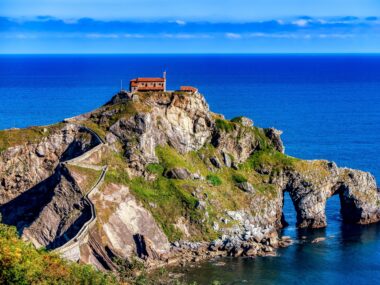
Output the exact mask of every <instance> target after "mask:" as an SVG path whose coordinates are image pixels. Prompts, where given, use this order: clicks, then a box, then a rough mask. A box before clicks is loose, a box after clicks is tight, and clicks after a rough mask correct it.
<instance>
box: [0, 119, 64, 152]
mask: <svg viewBox="0 0 380 285" xmlns="http://www.w3.org/2000/svg"><path fill="white" fill-rule="evenodd" d="M62 126H63V123H59V124H55V125H51V126H46V127H29V128H26V129H10V130H3V131H0V153H1V152H2V151H4V150H6V149H7V148H9V147H12V146H16V145H21V144H25V143H36V142H39V141H40V140H41V139H42V138H44V137H47V136H49V135H51V134H52V133H54V132H56V131H57V130H59V129H60V128H62Z"/></svg>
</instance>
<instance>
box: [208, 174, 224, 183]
mask: <svg viewBox="0 0 380 285" xmlns="http://www.w3.org/2000/svg"><path fill="white" fill-rule="evenodd" d="M206 179H207V181H208V182H210V183H211V185H213V186H219V185H222V180H221V179H220V178H219V177H218V176H217V175H214V174H209V175H207V176H206Z"/></svg>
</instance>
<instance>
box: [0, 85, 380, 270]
mask: <svg viewBox="0 0 380 285" xmlns="http://www.w3.org/2000/svg"><path fill="white" fill-rule="evenodd" d="M45 129H46V130H44V129H43V128H42V129H39V131H38V133H37V134H38V136H37V137H36V136H35V135H33V137H30V138H29V137H27V136H26V137H25V138H24V139H23V140H16V141H12V143H11V144H10V143H9V142H8V141H7V142H8V143H7V144H6V145H5V146H3V145H1V142H2V141H1V140H0V150H2V151H1V152H0V212H1V214H2V217H3V222H4V223H7V224H12V225H15V226H16V227H17V228H18V230H19V233H20V234H22V235H23V237H24V238H25V239H28V240H30V241H31V242H32V243H33V244H34V245H35V246H37V247H40V246H46V247H47V248H51V249H54V248H57V247H59V246H62V245H63V246H64V245H65V244H66V242H67V241H69V240H70V241H72V240H73V237H74V236H75V235H76V234H77V233H78V232H80V231H81V230H82V231H83V227H84V226H85V225H86V223H88V220H89V219H90V218H91V215H92V214H91V213H92V212H91V207H94V208H95V214H96V221H95V222H96V226H93V227H91V228H86V231H85V232H83V238H81V239H80V243H79V241H77V244H76V247H75V252H74V254H72V255H70V256H71V257H70V258H72V259H78V258H80V259H81V260H82V261H83V262H86V263H91V264H93V265H95V266H96V267H98V268H99V269H107V270H116V269H117V262H115V260H117V259H130V258H131V256H136V257H138V258H140V259H141V260H144V262H145V263H146V265H147V266H157V265H158V264H161V265H162V264H168V263H176V262H178V261H179V260H181V262H182V261H183V260H187V259H192V260H198V259H199V258H200V257H202V256H203V257H206V256H214V255H223V254H230V255H234V256H239V255H246V256H251V255H268V254H274V250H275V248H277V247H278V246H285V245H287V244H289V243H290V242H289V240H288V239H286V238H283V239H281V238H279V237H278V229H279V228H281V227H283V226H285V225H286V221H285V219H284V216H283V213H282V207H283V195H284V192H289V194H290V197H291V199H292V201H293V204H294V208H295V210H296V212H297V225H298V227H301V228H305V227H307V228H320V227H325V226H326V225H327V224H326V217H325V205H326V201H327V199H329V198H330V197H331V196H333V195H339V197H340V201H341V213H342V217H343V220H344V222H347V223H358V224H368V223H372V222H377V221H379V219H380V210H379V205H380V198H379V193H378V191H377V187H376V183H375V180H374V178H373V176H372V175H371V174H369V173H365V172H362V171H358V170H352V169H346V168H338V167H337V166H336V165H335V164H334V163H332V162H328V161H320V160H318V161H303V160H299V159H296V158H293V157H289V156H287V155H285V154H284V146H283V144H282V141H281V138H280V135H281V132H280V131H278V130H276V129H274V128H270V129H261V128H258V127H256V126H253V122H252V121H251V120H250V119H248V118H244V117H239V118H235V119H232V120H226V119H225V118H224V117H223V116H221V115H218V114H214V113H212V112H210V111H209V108H208V105H207V103H206V101H205V99H204V97H203V96H202V95H200V94H198V93H195V94H184V93H181V92H172V93H170V92H165V93H138V94H130V93H127V92H123V91H122V92H120V93H119V94H117V95H115V96H114V97H113V98H112V99H111V100H110V102H108V103H107V104H106V105H104V106H103V107H101V108H99V109H97V110H95V111H93V112H90V113H88V114H84V115H81V116H78V117H74V118H71V119H68V120H66V122H65V123H61V124H59V125H57V126H54V127H47V128H45ZM89 129H91V130H92V131H90V130H89ZM27 131H28V130H18V131H17V132H18V133H21V134H22V133H23V132H25V133H26V132H27ZM2 132H3V134H2V135H3V136H4V137H7V136H10V134H13V133H12V132H14V131H12V130H9V131H2ZM94 132H96V133H97V135H95V134H94ZM98 136H101V137H102V138H103V139H104V140H105V144H102V145H100V146H99V145H98V146H97V147H95V145H96V144H97V143H98V142H97V139H96V137H98ZM0 139H1V136H0ZM90 150H91V151H90ZM78 156H80V162H77V163H75V167H69V166H68V165H66V164H65V163H63V162H64V161H67V160H70V159H71V158H75V157H78ZM74 160H75V159H74ZM104 166H107V167H108V171H107V173H106V174H105V179H104V183H103V184H102V185H101V186H99V189H98V191H97V192H96V193H95V194H93V195H92V196H89V199H85V198H84V196H85V194H86V193H85V192H86V191H88V189H87V188H89V189H91V186H92V185H93V184H94V182H95V181H97V180H98V175H99V173H98V172H99V170H100V169H103V168H102V167H104ZM85 189H87V190H85ZM89 203H90V204H89ZM71 249H72V247H70V250H71Z"/></svg>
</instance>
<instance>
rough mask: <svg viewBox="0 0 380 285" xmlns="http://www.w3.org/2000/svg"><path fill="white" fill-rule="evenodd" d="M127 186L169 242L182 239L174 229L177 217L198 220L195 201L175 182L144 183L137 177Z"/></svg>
mask: <svg viewBox="0 0 380 285" xmlns="http://www.w3.org/2000/svg"><path fill="white" fill-rule="evenodd" d="M128 185H129V186H130V189H131V191H132V193H133V194H134V195H135V197H137V198H138V199H139V200H140V201H142V202H143V203H144V205H145V207H147V208H148V209H150V211H151V212H152V214H153V216H154V218H155V219H156V221H158V223H159V224H160V225H161V227H162V229H163V231H164V233H165V234H166V236H167V237H168V238H169V240H170V241H175V240H179V239H181V238H182V233H181V232H180V231H179V230H178V229H176V228H175V227H174V224H175V223H176V222H177V220H178V218H179V217H187V218H188V219H190V220H197V219H199V218H200V217H199V214H198V213H197V212H196V209H195V206H196V203H197V199H196V198H195V197H193V196H192V195H191V192H190V191H189V190H188V189H186V188H184V187H181V186H180V185H179V184H178V183H177V181H175V180H171V179H167V178H165V177H159V178H158V179H156V180H155V181H146V180H145V179H143V178H141V177H139V178H134V179H132V180H131V181H130V182H129V183H128ZM151 205H155V206H154V207H152V206H151Z"/></svg>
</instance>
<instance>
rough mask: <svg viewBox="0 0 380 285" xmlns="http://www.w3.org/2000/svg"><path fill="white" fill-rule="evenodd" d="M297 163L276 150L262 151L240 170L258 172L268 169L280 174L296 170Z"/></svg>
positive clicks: (294, 159)
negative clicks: (288, 170) (282, 171)
mask: <svg viewBox="0 0 380 285" xmlns="http://www.w3.org/2000/svg"><path fill="white" fill-rule="evenodd" d="M297 161H298V159H296V158H293V157H291V156H288V155H285V154H283V153H281V152H278V151H275V150H261V151H257V152H255V153H253V154H252V155H251V156H250V157H249V158H248V160H247V161H246V162H245V163H243V164H242V165H241V166H240V168H241V169H253V170H256V171H258V170H261V169H263V168H266V169H269V170H271V171H272V172H273V173H278V172H280V171H281V170H285V169H294V167H295V163H296V162H297Z"/></svg>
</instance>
